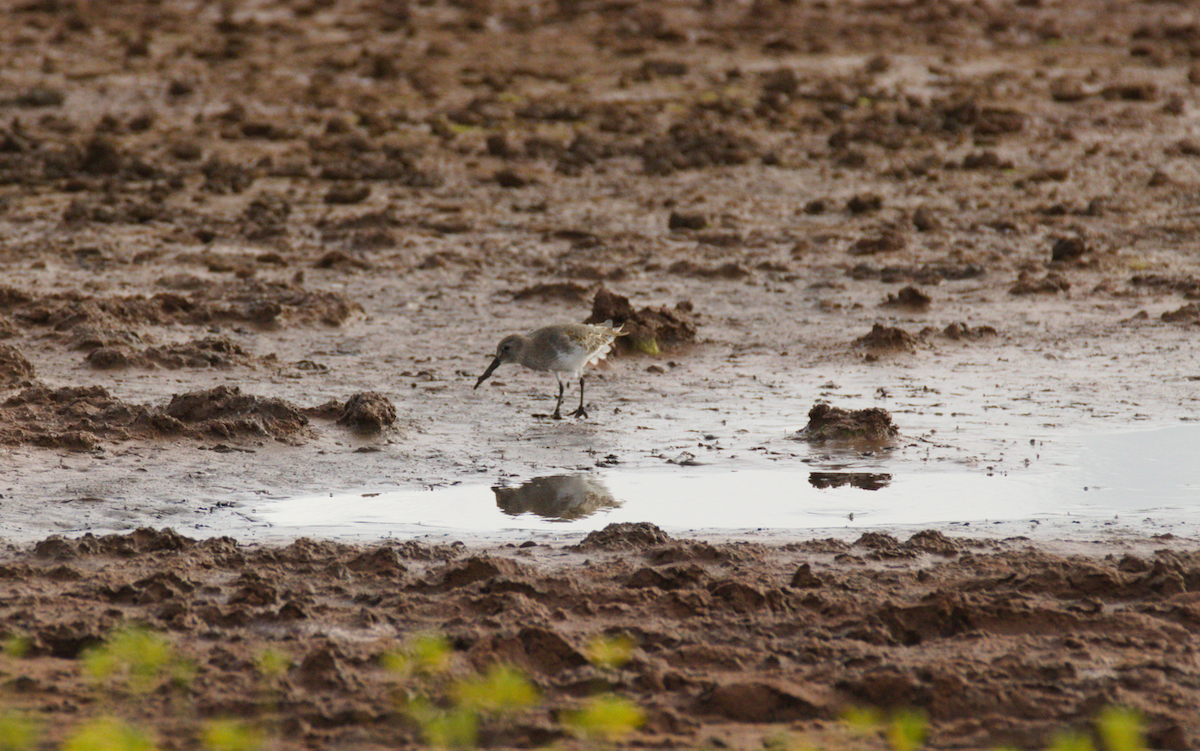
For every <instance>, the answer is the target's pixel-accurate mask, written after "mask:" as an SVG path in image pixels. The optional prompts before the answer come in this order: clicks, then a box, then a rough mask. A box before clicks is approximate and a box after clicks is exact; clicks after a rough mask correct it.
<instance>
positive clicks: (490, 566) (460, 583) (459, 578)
mask: <svg viewBox="0 0 1200 751" xmlns="http://www.w3.org/2000/svg"><path fill="white" fill-rule="evenodd" d="M528 573H529V572H528V570H527V569H526V568H525V566H523V565H521V564H520V563H518V562H517V561H513V560H509V559H507V558H497V557H495V556H490V555H484V556H472V557H470V558H468V559H467V560H465V561H461V562H458V563H452V564H450V565H449V566H447V567H446V568H445V569H444V570H443V571H442V572H441V574H440V575H438V576H437V578H436V583H435V584H433V585H432V586H435V587H439V588H443V589H457V588H459V587H467V586H470V585H472V584H475V583H476V582H481V581H488V580H490V579H495V578H496V577H504V578H505V579H512V578H517V577H521V576H524V575H526V574H528Z"/></svg>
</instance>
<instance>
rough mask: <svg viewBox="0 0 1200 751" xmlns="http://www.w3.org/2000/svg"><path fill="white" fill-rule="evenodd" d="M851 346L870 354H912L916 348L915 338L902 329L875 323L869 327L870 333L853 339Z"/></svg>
mask: <svg viewBox="0 0 1200 751" xmlns="http://www.w3.org/2000/svg"><path fill="white" fill-rule="evenodd" d="M853 346H854V347H855V348H856V349H867V350H871V351H872V352H896V351H901V352H913V351H915V350H916V348H917V338H916V337H915V336H913V335H912V334H910V333H908V332H907V331H905V330H904V329H901V328H897V327H895V326H884V325H883V324H882V323H877V324H875V325H874V326H872V327H871V333H869V334H864V335H863V336H860V337H859V338H857V339H855V340H854V345H853Z"/></svg>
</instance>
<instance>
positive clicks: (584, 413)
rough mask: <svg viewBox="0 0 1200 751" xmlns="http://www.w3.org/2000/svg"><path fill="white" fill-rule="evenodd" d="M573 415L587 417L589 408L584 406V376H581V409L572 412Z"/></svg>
mask: <svg viewBox="0 0 1200 751" xmlns="http://www.w3.org/2000/svg"><path fill="white" fill-rule="evenodd" d="M571 416H572V417H587V410H586V409H584V408H583V376H579V409H577V410H575V411H574V412H572V413H571Z"/></svg>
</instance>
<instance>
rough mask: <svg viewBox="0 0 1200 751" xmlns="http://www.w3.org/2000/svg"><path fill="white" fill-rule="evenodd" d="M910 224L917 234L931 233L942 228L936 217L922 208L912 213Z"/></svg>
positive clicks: (929, 210) (928, 210)
mask: <svg viewBox="0 0 1200 751" xmlns="http://www.w3.org/2000/svg"><path fill="white" fill-rule="evenodd" d="M912 223H913V227H915V228H916V229H917V231H918V232H933V231H934V230H939V229H941V228H942V223H941V221H940V220H939V219H938V218H937V215H936V214H934V213H933V211H932V210H931V209H928V208H926V207H924V206H922V207H920V208H918V209H917V210H916V211H914V212H913V216H912Z"/></svg>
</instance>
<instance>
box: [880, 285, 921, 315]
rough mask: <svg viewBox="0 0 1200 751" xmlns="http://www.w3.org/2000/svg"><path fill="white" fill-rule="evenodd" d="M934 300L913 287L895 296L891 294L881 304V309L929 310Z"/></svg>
mask: <svg viewBox="0 0 1200 751" xmlns="http://www.w3.org/2000/svg"><path fill="white" fill-rule="evenodd" d="M931 302H933V298H932V297H930V296H929V295H927V294H925V293H924V292H922V291H921V290H919V289H917V288H916V287H913V286H908V287H905V288H903V289H901V290H900V291H899V292H896V293H895V294H893V293H891V292H889V293H888V296H887V299H886V300H884V301H883V302H882V303H880V304H879V307H881V308H907V309H909V310H916V311H920V310H928V309H929V304H930V303H931Z"/></svg>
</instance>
